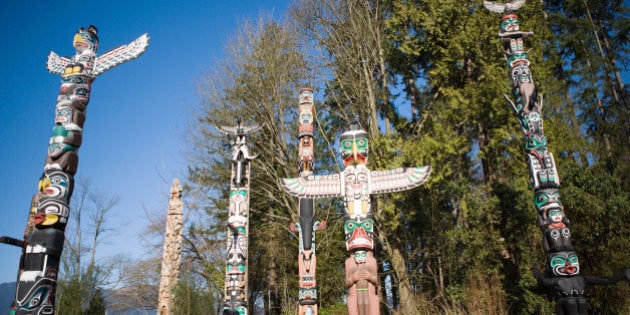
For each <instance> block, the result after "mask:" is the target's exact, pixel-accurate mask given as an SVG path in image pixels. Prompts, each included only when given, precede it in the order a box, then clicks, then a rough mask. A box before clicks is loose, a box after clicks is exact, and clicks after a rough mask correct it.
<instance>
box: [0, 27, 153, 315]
mask: <svg viewBox="0 0 630 315" xmlns="http://www.w3.org/2000/svg"><path fill="white" fill-rule="evenodd" d="M148 45H149V36H148V35H147V34H144V35H142V36H140V37H139V38H138V39H136V40H134V41H133V42H131V43H130V44H128V45H123V46H120V47H118V48H116V49H113V50H111V51H109V52H107V53H105V54H103V55H101V56H98V57H97V56H96V53H97V49H98V37H97V29H96V27H94V26H90V27H88V29H84V28H80V29H79V30H78V31H77V32H76V34H75V35H74V41H73V46H74V48H75V49H76V54H75V55H74V56H73V57H72V58H69V57H60V56H58V55H57V54H55V53H54V52H51V53H50V55H49V56H48V62H47V68H48V71H50V72H51V73H54V74H59V75H61V90H60V92H59V96H58V97H57V108H56V117H55V126H54V128H53V131H52V136H51V138H50V144H49V146H48V155H47V156H46V161H45V165H44V173H43V174H42V176H41V178H40V180H39V192H38V193H37V194H35V196H34V197H33V202H32V206H31V211H30V213H29V219H28V223H27V225H26V230H25V233H24V241H19V240H15V239H12V240H13V242H7V240H8V239H10V238H6V237H5V238H3V241H5V242H6V243H12V244H14V245H18V246H21V247H22V256H21V258H20V271H19V273H18V279H17V289H16V294H15V300H14V302H13V306H12V312H14V313H16V314H53V313H54V309H55V289H56V287H57V272H58V270H59V260H60V257H61V253H62V250H63V244H64V239H65V235H64V233H65V229H66V223H67V221H68V215H69V213H70V208H69V204H70V197H71V195H72V191H73V187H74V178H73V176H74V174H75V173H76V171H77V166H78V162H79V157H78V155H77V152H78V150H79V147H80V146H81V141H82V136H81V135H82V131H83V123H84V122H85V111H86V108H87V105H88V102H89V100H90V89H91V84H92V81H94V79H95V78H96V76H98V75H100V74H102V73H103V72H105V71H107V70H109V69H111V68H112V67H114V66H117V65H119V64H122V63H123V62H126V61H129V60H131V59H134V58H137V57H138V56H140V55H141V54H142V53H144V51H145V50H146V49H147V46H148Z"/></svg>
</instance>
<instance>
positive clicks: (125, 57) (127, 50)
mask: <svg viewBox="0 0 630 315" xmlns="http://www.w3.org/2000/svg"><path fill="white" fill-rule="evenodd" d="M148 46H149V34H144V35H142V36H140V37H138V38H137V39H136V40H134V41H133V42H131V43H129V44H127V45H122V46H119V47H116V48H114V49H112V50H110V51H108V52H106V53H104V54H102V55H101V56H99V57H97V58H96V63H95V65H94V76H97V75H100V74H102V73H103V72H105V71H107V70H109V69H111V68H113V67H115V66H117V65H119V64H121V63H123V62H126V61H129V60H132V59H135V58H138V57H139V56H140V55H142V54H143V53H144V52H145V51H146V50H147V47H148Z"/></svg>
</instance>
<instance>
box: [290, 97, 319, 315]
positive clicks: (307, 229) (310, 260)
mask: <svg viewBox="0 0 630 315" xmlns="http://www.w3.org/2000/svg"><path fill="white" fill-rule="evenodd" d="M299 100H300V104H299V113H298V120H299V121H298V123H299V124H298V126H299V129H298V139H299V142H300V143H299V151H298V173H299V174H300V177H303V176H308V175H311V174H312V173H313V171H314V167H313V164H314V163H313V156H314V153H313V151H314V150H313V148H314V147H313V130H314V128H313V119H314V117H315V106H314V104H313V90H312V89H310V88H303V89H300V95H299ZM299 217H300V222H298V223H293V224H291V230H292V231H294V232H298V238H299V242H300V245H299V251H300V252H299V254H298V272H299V277H300V278H299V285H300V288H299V296H298V299H299V300H298V304H299V306H298V314H299V315H317V287H316V284H317V282H316V279H315V269H316V267H317V259H316V257H315V256H316V255H315V231H320V230H323V229H324V228H325V227H326V222H319V221H315V205H314V200H313V199H312V198H300V199H299Z"/></svg>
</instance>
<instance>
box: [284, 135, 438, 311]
mask: <svg viewBox="0 0 630 315" xmlns="http://www.w3.org/2000/svg"><path fill="white" fill-rule="evenodd" d="M339 143H340V151H341V158H342V159H343V164H344V166H345V168H344V170H343V171H342V172H341V173H338V174H332V175H325V176H318V175H308V176H303V177H299V178H285V179H282V182H281V183H282V186H283V188H284V189H285V191H286V192H287V193H289V194H290V195H292V196H296V197H300V198H327V197H342V198H343V199H344V204H345V215H344V233H345V239H346V250H347V251H348V252H349V253H350V257H349V258H348V259H347V260H346V264H345V266H346V281H345V283H346V287H347V288H348V289H349V294H348V312H349V314H350V315H359V314H360V315H368V314H369V315H375V314H379V312H380V311H379V297H378V292H377V287H378V275H377V271H376V259H375V258H374V255H373V253H372V251H373V249H374V239H373V237H374V217H373V215H372V212H371V202H370V196H371V195H374V194H384V193H391V192H397V191H404V190H408V189H412V188H415V187H418V186H420V185H421V184H422V183H424V182H425V181H426V180H427V178H428V177H429V174H430V172H431V169H430V167H429V166H422V167H412V168H396V169H393V170H386V171H370V170H369V169H368V168H367V167H366V164H367V161H368V151H369V150H368V149H369V145H368V134H367V132H365V130H363V129H360V128H359V127H358V126H352V127H351V128H350V130H348V131H346V132H344V133H343V134H342V135H341V138H340V140H339Z"/></svg>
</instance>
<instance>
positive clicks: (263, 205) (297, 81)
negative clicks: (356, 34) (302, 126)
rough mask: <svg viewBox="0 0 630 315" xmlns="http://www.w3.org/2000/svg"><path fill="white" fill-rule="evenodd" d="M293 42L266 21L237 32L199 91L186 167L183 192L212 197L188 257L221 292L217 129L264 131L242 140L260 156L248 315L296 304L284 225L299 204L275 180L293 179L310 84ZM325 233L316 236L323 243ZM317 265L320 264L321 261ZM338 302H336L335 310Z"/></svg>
mask: <svg viewBox="0 0 630 315" xmlns="http://www.w3.org/2000/svg"><path fill="white" fill-rule="evenodd" d="M298 35H299V34H298V33H297V32H293V31H291V30H290V29H288V27H286V26H283V25H281V24H279V23H278V22H275V21H272V20H270V19H269V18H264V17H263V18H260V19H259V20H258V21H255V22H252V21H245V22H244V23H243V24H242V25H241V28H240V29H239V32H238V33H237V34H236V35H235V36H234V37H233V38H232V40H231V41H230V43H229V44H228V46H227V48H226V49H227V54H228V58H227V59H226V60H224V61H223V62H221V63H219V64H218V65H217V70H216V71H214V72H213V73H211V74H210V75H208V76H207V78H206V79H205V80H204V82H203V83H202V85H201V91H202V93H203V96H204V104H203V108H202V111H201V112H200V113H199V114H198V116H197V123H196V124H195V128H196V132H195V138H194V140H193V142H194V143H195V147H194V152H192V154H191V159H190V163H191V167H190V168H189V185H190V186H191V187H193V190H194V189H198V188H200V187H202V189H201V188H200V190H202V191H206V190H208V189H209V190H210V191H211V193H210V194H209V196H208V198H207V199H204V198H199V199H198V200H197V201H196V202H195V203H196V205H194V208H196V209H199V210H202V211H201V215H203V218H204V220H205V221H206V222H208V221H209V222H212V225H209V224H206V225H194V226H192V227H191V228H190V229H189V231H188V233H187V236H186V239H187V243H188V248H189V250H190V252H189V253H190V257H191V258H194V259H195V260H196V261H197V262H198V263H199V264H200V265H201V266H203V269H201V270H204V271H206V272H205V275H206V276H207V277H211V278H212V281H215V282H214V283H215V285H216V287H221V288H222V284H223V281H224V275H225V274H224V273H225V271H224V270H223V269H222V266H224V261H225V254H224V250H223V248H224V246H225V237H224V235H225V234H224V233H225V231H226V227H225V219H226V215H227V211H226V210H225V209H227V206H228V203H227V200H228V197H227V192H228V191H229V183H230V162H229V154H228V152H229V145H228V144H227V142H226V140H227V139H225V138H224V137H223V136H222V135H220V134H219V133H218V132H216V129H215V128H216V126H219V125H223V126H231V125H234V124H235V119H236V118H240V119H241V120H242V121H243V123H244V124H249V123H254V122H255V123H257V124H259V125H261V126H262V130H261V131H260V132H258V133H257V134H252V135H248V138H247V141H248V145H249V147H250V149H251V152H252V153H253V154H258V157H257V158H256V159H254V160H253V161H252V162H251V184H250V186H251V187H253V188H252V190H251V196H250V207H249V208H250V210H249V222H250V223H249V224H250V225H249V231H248V233H249V246H248V252H249V257H248V260H249V262H250V264H249V268H248V275H249V285H248V287H249V301H250V309H254V308H262V309H264V310H265V313H267V314H279V313H280V311H281V309H282V308H283V306H287V305H290V304H292V303H296V302H297V280H298V279H297V278H298V277H297V259H296V257H297V253H298V249H297V245H298V242H297V240H296V239H295V238H294V237H293V236H292V234H291V232H290V231H289V223H290V222H296V221H297V200H296V199H294V198H291V197H290V196H288V195H287V194H285V193H284V192H283V190H282V188H281V186H280V178H284V177H294V176H295V175H296V174H297V168H296V167H295V165H296V164H297V158H296V156H297V135H296V133H297V130H298V129H297V106H296V105H297V103H298V99H297V93H298V91H299V88H301V87H304V86H309V85H310V84H309V83H308V82H309V79H310V78H311V77H312V76H311V75H310V73H311V69H310V68H309V63H308V62H307V60H305V59H304V55H303V54H302V52H301V51H299V50H298V47H300V40H299V39H300V38H299V36H298ZM305 48H307V47H305ZM320 127H322V129H321V130H326V126H321V125H320ZM317 137H319V136H316V138H317ZM316 147H317V146H316ZM324 152H326V151H324ZM318 156H324V154H322V155H318ZM292 161H295V162H294V163H295V164H293V163H292ZM328 209H329V211H335V209H334V208H330V207H329V208H328ZM318 214H319V215H322V216H323V217H326V218H327V219H328V217H333V219H332V220H331V221H329V222H332V223H333V224H334V222H335V220H334V218H338V215H337V213H336V212H334V215H330V213H325V212H324V213H321V212H320V213H318ZM325 233H326V232H323V233H320V235H321V238H322V239H324V240H325V239H326V236H325ZM318 260H319V261H320V262H323V263H324V264H325V263H326V255H324V256H321V260H320V257H318ZM340 261H341V258H340ZM254 262H255V263H254ZM324 275H325V273H324ZM331 278H332V277H331ZM209 280H210V279H209ZM339 281H340V282H341V281H343V279H339ZM221 291H222V290H221ZM339 298H340V295H339V294H337V295H336V296H335V299H336V301H335V302H337V301H338V299H339ZM322 303H325V302H324V301H322Z"/></svg>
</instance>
